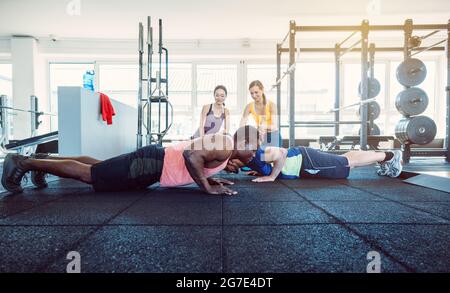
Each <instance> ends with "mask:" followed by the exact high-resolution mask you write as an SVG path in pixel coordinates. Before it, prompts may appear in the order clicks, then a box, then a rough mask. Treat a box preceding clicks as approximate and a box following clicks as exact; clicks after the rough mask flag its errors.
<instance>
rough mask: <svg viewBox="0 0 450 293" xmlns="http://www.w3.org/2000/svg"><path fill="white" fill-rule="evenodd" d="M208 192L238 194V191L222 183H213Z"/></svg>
mask: <svg viewBox="0 0 450 293" xmlns="http://www.w3.org/2000/svg"><path fill="white" fill-rule="evenodd" d="M207 192H208V193H209V194H224V195H235V194H237V191H235V190H232V189H230V188H228V187H225V186H223V185H222V184H220V185H212V186H211V187H210V188H209V189H208V190H207Z"/></svg>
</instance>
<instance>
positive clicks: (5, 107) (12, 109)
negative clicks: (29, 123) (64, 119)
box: [0, 106, 58, 116]
mask: <svg viewBox="0 0 450 293" xmlns="http://www.w3.org/2000/svg"><path fill="white" fill-rule="evenodd" d="M0 109H7V110H11V111H19V112H26V113H34V114H37V115H49V116H58V114H55V113H49V112H42V111H32V110H23V109H18V108H13V107H7V106H0Z"/></svg>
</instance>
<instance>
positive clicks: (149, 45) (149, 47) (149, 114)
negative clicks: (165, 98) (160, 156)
mask: <svg viewBox="0 0 450 293" xmlns="http://www.w3.org/2000/svg"><path fill="white" fill-rule="evenodd" d="M152 55H153V28H152V21H151V18H150V16H147V98H146V101H147V102H146V106H147V133H146V142H147V145H150V144H151V129H152V112H151V110H152V108H151V101H150V100H151V95H152V92H151V91H152Z"/></svg>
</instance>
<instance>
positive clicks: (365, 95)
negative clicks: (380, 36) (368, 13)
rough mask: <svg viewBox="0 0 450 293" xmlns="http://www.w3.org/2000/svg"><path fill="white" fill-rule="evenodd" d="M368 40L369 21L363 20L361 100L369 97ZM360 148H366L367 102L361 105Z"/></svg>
mask: <svg viewBox="0 0 450 293" xmlns="http://www.w3.org/2000/svg"><path fill="white" fill-rule="evenodd" d="M368 42H369V21H368V20H364V21H363V22H362V24H361V102H363V101H364V100H367V99H368V98H369V89H368V74H367V71H368V68H367V66H368V45H369V44H368ZM359 144H360V149H361V150H367V103H362V105H361V133H360V135H359Z"/></svg>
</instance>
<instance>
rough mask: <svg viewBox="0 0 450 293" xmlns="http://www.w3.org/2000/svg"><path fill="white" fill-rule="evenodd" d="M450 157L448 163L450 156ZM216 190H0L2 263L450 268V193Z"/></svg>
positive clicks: (33, 266) (357, 177) (372, 183)
mask: <svg viewBox="0 0 450 293" xmlns="http://www.w3.org/2000/svg"><path fill="white" fill-rule="evenodd" d="M447 165H448V164H447ZM223 176H224V177H226V178H230V179H232V180H234V181H235V183H236V184H235V185H234V188H235V189H236V190H238V191H239V194H238V195H236V196H233V197H225V196H224V197H222V196H212V195H211V196H208V195H205V194H202V193H200V192H198V189H197V188H196V187H194V186H189V187H184V188H177V189H162V188H157V187H153V188H150V189H148V190H146V191H144V192H126V193H124V192H120V193H119V192H117V193H114V192H112V193H94V192H93V191H92V189H91V188H90V187H89V186H87V185H84V184H82V183H78V182H75V181H72V180H67V179H61V180H54V181H51V183H50V184H49V188H47V189H43V190H36V189H32V188H27V189H26V190H25V192H24V193H23V194H19V195H13V196H11V195H7V193H6V192H2V193H1V194H0V271H1V272H65V271H66V266H67V264H68V263H69V260H67V259H66V256H67V254H68V252H69V251H77V252H79V253H80V255H81V271H82V272H361V273H364V272H366V267H367V264H368V262H369V261H368V260H367V254H368V252H369V251H376V252H378V253H379V254H380V256H381V271H382V272H449V271H450V254H449V253H448V249H449V243H450V194H447V193H444V192H440V191H436V190H432V189H426V188H423V187H419V186H414V185H408V184H405V183H403V182H402V181H401V180H400V179H390V178H386V177H379V176H377V175H376V174H375V170H374V168H371V167H368V168H361V169H357V170H354V171H352V174H351V177H350V178H349V179H348V180H333V181H331V180H312V179H309V180H307V179H304V180H295V181H279V182H274V183H266V184H256V183H252V182H251V181H250V179H251V177H246V176H244V175H228V174H224V175H223Z"/></svg>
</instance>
